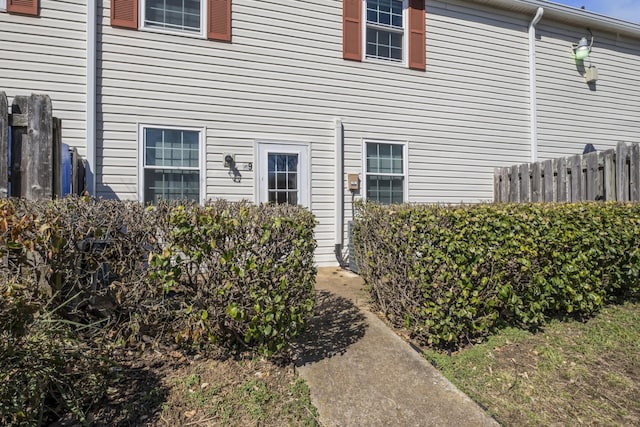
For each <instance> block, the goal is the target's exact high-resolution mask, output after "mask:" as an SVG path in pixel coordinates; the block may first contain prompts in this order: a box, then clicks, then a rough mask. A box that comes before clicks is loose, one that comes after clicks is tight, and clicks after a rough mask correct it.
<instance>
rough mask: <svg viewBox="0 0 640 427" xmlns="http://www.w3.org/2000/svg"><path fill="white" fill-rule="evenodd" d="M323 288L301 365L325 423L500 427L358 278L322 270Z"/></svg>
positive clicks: (301, 348) (300, 351)
mask: <svg viewBox="0 0 640 427" xmlns="http://www.w3.org/2000/svg"><path fill="white" fill-rule="evenodd" d="M316 289H317V293H318V306H317V309H316V312H317V315H316V317H315V318H314V319H313V321H312V324H311V325H310V330H309V332H308V333H307V334H306V335H305V337H304V338H303V340H302V341H301V342H300V343H299V344H298V346H297V348H296V353H297V356H296V366H297V370H298V373H299V374H300V376H301V377H302V378H303V379H304V380H305V381H306V382H307V384H308V385H309V388H310V389H311V399H312V402H313V404H314V405H315V406H316V407H317V408H318V412H319V421H320V423H321V425H322V426H324V427H347V426H358V427H360V426H457V427H463V426H497V425H498V424H497V423H496V422H495V421H494V420H493V419H492V418H491V417H489V416H488V415H487V414H486V413H485V412H484V411H483V410H482V409H481V408H480V407H479V406H478V405H477V404H476V403H474V402H473V401H472V400H471V399H469V398H468V397H467V396H466V395H465V394H463V393H462V392H461V391H459V390H458V389H457V388H455V387H454V386H453V385H452V384H451V383H450V382H449V381H447V380H446V379H445V378H444V377H443V376H442V375H441V374H440V373H439V372H438V371H437V370H436V369H435V368H434V367H433V366H431V364H430V363H428V362H427V361H426V360H425V359H424V358H423V357H422V356H421V355H420V354H419V353H418V352H417V351H416V349H414V348H413V347H412V346H411V345H409V344H408V343H407V342H405V341H403V340H402V339H401V338H399V337H398V335H396V333H395V332H393V331H392V330H391V329H390V328H389V327H387V326H386V325H385V324H384V322H382V321H381V320H380V319H379V318H378V317H377V316H376V315H375V314H373V313H371V312H370V311H369V309H368V306H367V301H368V299H367V297H366V295H365V294H364V292H363V291H362V288H361V280H360V278H359V277H358V276H356V275H354V274H351V273H348V272H344V271H341V270H337V269H320V271H319V272H318V280H317V285H316Z"/></svg>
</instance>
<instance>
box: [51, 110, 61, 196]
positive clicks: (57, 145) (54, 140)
mask: <svg viewBox="0 0 640 427" xmlns="http://www.w3.org/2000/svg"><path fill="white" fill-rule="evenodd" d="M52 126H53V134H52V135H51V149H52V150H53V153H52V156H51V159H52V163H53V169H52V171H51V195H52V196H53V197H62V175H61V174H62V120H60V119H58V118H56V117H53V118H52Z"/></svg>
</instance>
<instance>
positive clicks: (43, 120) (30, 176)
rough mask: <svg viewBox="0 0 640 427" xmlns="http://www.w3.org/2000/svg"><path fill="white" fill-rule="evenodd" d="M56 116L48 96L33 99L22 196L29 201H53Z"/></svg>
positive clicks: (29, 119) (24, 158) (30, 104)
mask: <svg viewBox="0 0 640 427" xmlns="http://www.w3.org/2000/svg"><path fill="white" fill-rule="evenodd" d="M52 112H53V108H52V106H51V99H50V98H49V97H48V96H46V95H35V94H33V95H31V96H30V97H29V108H28V112H27V115H28V126H29V139H28V141H29V142H28V145H27V146H26V150H25V152H23V156H22V162H21V163H22V165H23V166H24V168H22V171H23V172H24V173H25V176H23V177H22V190H23V194H22V195H23V197H25V198H27V199H29V200H39V199H51V198H52V196H53V188H52V186H53V166H54V165H53V158H52V157H53V115H52V114H53V113H52ZM23 147H24V145H23ZM24 154H26V156H24ZM25 178H26V179H25Z"/></svg>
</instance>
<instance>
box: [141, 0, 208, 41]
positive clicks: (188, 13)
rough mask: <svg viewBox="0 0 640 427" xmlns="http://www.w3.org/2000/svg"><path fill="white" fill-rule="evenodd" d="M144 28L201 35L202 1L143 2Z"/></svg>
mask: <svg viewBox="0 0 640 427" xmlns="http://www.w3.org/2000/svg"><path fill="white" fill-rule="evenodd" d="M143 3H144V7H143V12H144V18H143V22H144V26H145V27H146V28H158V29H165V30H172V31H182V32H185V33H192V34H202V29H203V27H204V25H203V23H202V18H203V17H204V16H205V14H204V13H203V11H202V7H203V6H204V3H205V2H204V1H203V0H143Z"/></svg>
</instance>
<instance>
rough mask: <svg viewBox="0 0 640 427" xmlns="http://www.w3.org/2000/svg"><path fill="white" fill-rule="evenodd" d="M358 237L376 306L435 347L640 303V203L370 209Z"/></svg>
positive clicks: (360, 214)
mask: <svg viewBox="0 0 640 427" xmlns="http://www.w3.org/2000/svg"><path fill="white" fill-rule="evenodd" d="M353 232H354V243H355V251H356V261H357V262H358V265H359V267H360V269H361V274H362V276H363V278H364V280H365V282H366V283H367V285H368V286H369V289H370V291H371V296H372V297H373V299H374V301H375V302H376V303H377V304H378V305H379V306H380V308H381V309H382V310H383V312H384V313H385V314H386V315H387V316H388V317H389V319H391V320H392V321H393V322H394V323H396V324H397V325H401V326H405V327H407V328H409V329H410V330H411V331H412V333H413V334H414V335H415V336H416V337H417V338H418V339H420V340H422V341H424V342H426V343H428V344H431V345H434V346H440V347H446V348H455V347H457V346H459V345H465V344H467V343H472V342H474V341H475V340H477V339H479V338H482V337H484V336H486V335H487V334H489V333H491V332H492V331H494V330H495V328H497V327H499V326H501V325H503V324H511V325H519V326H522V327H526V328H536V327H539V326H540V325H542V324H544V322H545V320H546V319H547V318H548V317H549V316H566V315H578V316H588V315H591V314H592V313H595V312H597V311H598V310H599V309H600V308H601V307H602V306H603V305H604V304H606V303H608V302H611V301H616V300H621V299H626V298H632V297H637V296H638V295H640V285H639V280H638V273H639V269H640V249H639V245H640V205H638V204H614V203H606V204H605V203H583V204H507V205H474V206H459V207H452V206H450V207H447V206H437V205H435V206H420V205H415V206H409V205H396V206H381V205H377V204H372V203H367V204H360V205H359V206H358V207H357V215H356V221H355V224H354V230H353Z"/></svg>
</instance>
